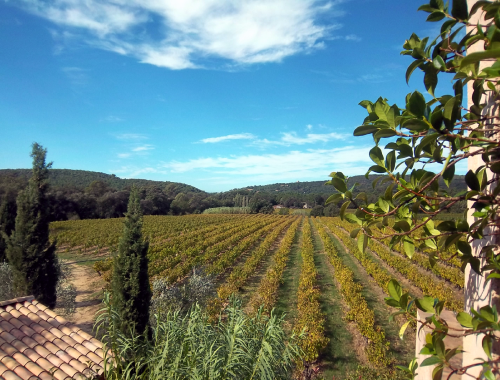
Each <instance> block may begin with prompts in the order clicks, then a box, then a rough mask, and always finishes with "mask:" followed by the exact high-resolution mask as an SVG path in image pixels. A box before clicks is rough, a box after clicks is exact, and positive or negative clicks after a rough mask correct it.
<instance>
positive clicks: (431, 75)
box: [424, 69, 438, 96]
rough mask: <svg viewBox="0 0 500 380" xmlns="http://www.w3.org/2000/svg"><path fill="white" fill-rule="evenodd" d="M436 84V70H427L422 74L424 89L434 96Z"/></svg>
mask: <svg viewBox="0 0 500 380" xmlns="http://www.w3.org/2000/svg"><path fill="white" fill-rule="evenodd" d="M437 84H438V76H437V72H436V71H434V70H433V69H430V70H427V71H426V73H425V75H424V85H425V89H426V90H427V91H428V92H429V94H431V95H432V96H434V90H435V89H436V86H437Z"/></svg>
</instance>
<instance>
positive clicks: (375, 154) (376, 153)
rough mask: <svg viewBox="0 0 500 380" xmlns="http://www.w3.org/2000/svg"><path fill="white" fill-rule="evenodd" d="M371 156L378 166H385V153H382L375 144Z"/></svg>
mask: <svg viewBox="0 0 500 380" xmlns="http://www.w3.org/2000/svg"><path fill="white" fill-rule="evenodd" d="M370 158H371V159H372V161H373V162H375V163H376V164H377V165H378V166H382V167H385V166H384V155H383V154H382V150H381V149H380V148H379V147H378V146H375V147H373V148H372V149H371V150H370Z"/></svg>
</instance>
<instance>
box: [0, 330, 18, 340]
mask: <svg viewBox="0 0 500 380" xmlns="http://www.w3.org/2000/svg"><path fill="white" fill-rule="evenodd" d="M0 337H1V338H2V339H3V340H5V341H6V342H9V343H10V342H12V341H13V340H16V337H15V336H14V335H12V334H10V333H8V332H5V331H4V332H2V333H0Z"/></svg>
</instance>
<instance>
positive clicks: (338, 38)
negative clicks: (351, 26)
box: [330, 34, 361, 42]
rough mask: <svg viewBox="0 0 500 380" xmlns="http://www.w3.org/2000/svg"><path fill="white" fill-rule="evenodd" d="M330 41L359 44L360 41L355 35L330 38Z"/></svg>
mask: <svg viewBox="0 0 500 380" xmlns="http://www.w3.org/2000/svg"><path fill="white" fill-rule="evenodd" d="M330 40H345V41H355V42H359V41H361V37H359V36H357V35H356V34H348V35H346V36H333V37H330Z"/></svg>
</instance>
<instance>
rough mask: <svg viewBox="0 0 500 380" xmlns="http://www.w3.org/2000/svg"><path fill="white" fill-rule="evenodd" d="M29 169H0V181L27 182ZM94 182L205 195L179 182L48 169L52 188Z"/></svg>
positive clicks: (77, 185) (80, 186) (79, 186)
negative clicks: (170, 189) (169, 187)
mask: <svg viewBox="0 0 500 380" xmlns="http://www.w3.org/2000/svg"><path fill="white" fill-rule="evenodd" d="M31 174H32V171H31V169H0V181H2V180H3V178H6V177H7V178H8V177H13V178H15V179H18V180H26V181H27V180H28V179H29V178H30V177H31ZM94 181H102V182H105V183H107V184H108V185H109V186H110V187H112V188H114V189H117V190H123V189H125V188H126V187H129V186H132V185H137V186H139V187H143V186H148V185H155V186H161V187H164V186H166V185H169V184H175V185H176V187H177V188H178V189H179V191H182V192H190V193H206V192H205V191H203V190H200V189H198V188H196V187H194V186H191V185H187V184H185V183H180V182H170V181H152V180H148V179H135V178H120V177H117V176H116V175H114V174H106V173H100V172H92V171H88V170H72V169H50V171H49V183H50V185H51V186H53V187H75V188H77V189H80V190H83V189H85V188H86V187H88V186H89V185H90V184H91V183H92V182H94Z"/></svg>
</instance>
